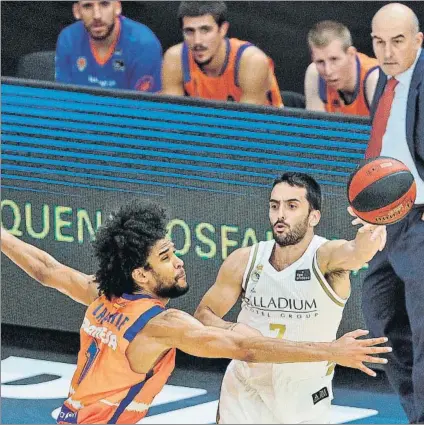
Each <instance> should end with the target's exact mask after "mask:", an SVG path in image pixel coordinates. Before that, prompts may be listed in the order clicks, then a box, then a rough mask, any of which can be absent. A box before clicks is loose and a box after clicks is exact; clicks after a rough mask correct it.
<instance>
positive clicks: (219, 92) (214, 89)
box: [182, 38, 283, 107]
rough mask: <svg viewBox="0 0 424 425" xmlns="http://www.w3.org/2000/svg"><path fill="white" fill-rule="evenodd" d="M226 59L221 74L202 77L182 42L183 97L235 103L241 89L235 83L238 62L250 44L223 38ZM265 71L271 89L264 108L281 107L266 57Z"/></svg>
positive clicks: (270, 65) (275, 83) (270, 66)
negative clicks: (184, 95)
mask: <svg viewBox="0 0 424 425" xmlns="http://www.w3.org/2000/svg"><path fill="white" fill-rule="evenodd" d="M225 43H226V47H227V50H226V56H225V62H224V65H223V67H222V70H221V73H220V75H219V76H217V77H210V76H207V75H205V74H204V73H203V72H202V70H201V69H200V67H199V66H198V65H197V63H196V62H195V61H194V59H193V55H192V54H191V52H190V50H189V48H188V47H187V45H186V43H184V44H183V49H182V65H183V76H184V90H185V92H186V95H187V96H190V97H200V98H203V99H212V100H221V101H226V100H227V101H228V100H230V101H235V102H239V101H240V99H241V95H242V92H241V89H240V87H239V84H238V71H239V66H240V59H241V56H242V54H243V52H244V51H245V50H246V49H247V48H248V47H250V46H253V44H251V43H249V42H247V41H242V40H238V39H237V38H230V39H229V38H226V39H225ZM269 68H270V72H271V73H272V87H271V90H270V91H269V92H268V93H267V97H268V103H267V104H268V105H273V106H277V107H281V106H283V101H282V99H281V94H280V89H279V88H278V83H277V79H276V78H275V74H274V63H273V61H272V59H271V58H269Z"/></svg>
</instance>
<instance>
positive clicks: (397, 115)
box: [380, 49, 424, 204]
mask: <svg viewBox="0 0 424 425" xmlns="http://www.w3.org/2000/svg"><path fill="white" fill-rule="evenodd" d="M420 54H421V49H419V50H418V53H417V57H416V58H415V62H414V63H413V65H412V66H411V67H410V68H408V69H407V70H406V71H404V72H402V73H401V74H399V75H397V76H396V80H398V81H399V84H398V85H397V86H396V88H395V97H394V99H393V103H392V107H391V110H390V115H389V120H388V121H387V127H386V132H385V133H384V136H383V142H382V148H381V154H380V155H381V156H390V157H392V158H395V159H398V160H399V161H402V162H403V163H404V164H405V165H406V166H407V167H408V168H409V169H410V170H411V173H412V175H413V176H414V178H415V183H416V185H417V199H416V201H415V203H416V204H424V180H423V179H422V178H421V177H420V176H419V174H418V170H417V167H416V166H415V163H414V161H413V159H412V155H411V152H410V151H409V147H408V143H407V141H406V104H407V102H408V93H409V86H410V85H411V79H412V74H413V72H414V69H415V65H416V63H417V61H418V58H419V56H420ZM388 78H392V77H390V76H388Z"/></svg>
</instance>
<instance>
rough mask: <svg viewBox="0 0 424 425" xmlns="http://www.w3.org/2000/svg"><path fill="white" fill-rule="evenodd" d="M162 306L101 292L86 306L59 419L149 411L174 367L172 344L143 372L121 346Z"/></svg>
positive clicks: (121, 418)
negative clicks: (133, 365) (74, 365)
mask: <svg viewBox="0 0 424 425" xmlns="http://www.w3.org/2000/svg"><path fill="white" fill-rule="evenodd" d="M164 308H165V307H164V306H163V304H162V303H161V302H160V301H159V300H156V299H154V298H151V297H149V296H147V295H141V294H136V295H128V294H123V295H122V297H121V298H116V299H114V300H113V301H112V302H111V301H108V300H107V298H106V297H105V296H101V297H99V298H98V299H97V300H96V301H94V302H93V303H92V304H91V305H90V306H89V307H88V309H87V312H86V314H85V317H84V322H83V324H82V326H81V329H80V340H81V349H80V352H79V354H78V362H77V369H76V371H75V374H74V376H73V378H72V382H71V388H70V390H69V396H68V398H67V399H66V400H65V402H64V403H63V406H62V409H61V411H60V413H59V417H58V419H57V421H58V423H63V424H67V423H72V424H80V423H83V424H99V423H110V424H135V423H137V421H139V420H140V419H141V418H143V417H144V416H145V415H146V414H147V410H148V409H149V406H150V404H151V403H152V401H153V399H154V397H155V396H156V395H157V394H158V393H159V391H160V390H161V389H162V388H163V386H164V385H165V383H166V381H167V380H168V378H169V375H170V374H171V372H172V371H173V370H174V367H175V349H171V350H169V351H168V352H167V353H166V354H165V356H163V357H162V358H161V360H160V361H159V362H158V363H157V364H156V365H155V366H154V367H153V368H152V369H151V370H150V371H149V372H148V373H146V374H139V373H135V372H134V371H133V370H132V369H131V367H130V364H129V362H128V359H127V356H126V354H125V351H126V349H127V347H128V345H129V343H130V342H131V341H132V340H133V339H134V337H135V336H136V335H137V333H138V332H140V331H141V330H142V329H143V328H144V326H145V325H146V324H147V322H148V321H149V320H150V319H152V318H153V317H155V316H156V315H157V314H159V313H161V312H162V311H163V310H164Z"/></svg>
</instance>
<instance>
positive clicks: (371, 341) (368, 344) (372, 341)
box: [360, 336, 389, 348]
mask: <svg viewBox="0 0 424 425" xmlns="http://www.w3.org/2000/svg"><path fill="white" fill-rule="evenodd" d="M387 341H388V339H387V338H386V337H385V336H381V337H379V338H368V339H363V340H361V341H360V342H361V343H362V345H363V346H364V347H371V346H372V345H379V344H384V343H385V342H387ZM377 348H389V347H377Z"/></svg>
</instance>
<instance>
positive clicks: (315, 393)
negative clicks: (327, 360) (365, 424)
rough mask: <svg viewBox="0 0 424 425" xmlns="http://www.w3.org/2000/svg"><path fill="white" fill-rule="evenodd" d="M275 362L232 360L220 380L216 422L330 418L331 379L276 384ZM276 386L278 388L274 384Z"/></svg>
mask: <svg viewBox="0 0 424 425" xmlns="http://www.w3.org/2000/svg"><path fill="white" fill-rule="evenodd" d="M273 366H275V365H265V364H263V365H255V366H253V367H252V365H249V364H247V363H245V362H240V361H237V360H235V361H232V362H231V363H230V364H229V366H228V368H227V371H226V372H225V376H224V379H223V381H222V387H221V395H220V400H219V407H218V415H217V423H219V424H302V423H304V424H308V423H311V424H312V423H314V424H317V423H320V424H325V423H329V422H330V408H331V400H332V399H333V394H332V390H331V379H325V378H318V379H317V378H315V379H307V380H305V379H303V380H300V381H291V382H290V380H288V382H286V383H282V382H278V385H276V382H275V379H274V377H275V375H274V374H273ZM277 387H278V388H277Z"/></svg>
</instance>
